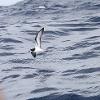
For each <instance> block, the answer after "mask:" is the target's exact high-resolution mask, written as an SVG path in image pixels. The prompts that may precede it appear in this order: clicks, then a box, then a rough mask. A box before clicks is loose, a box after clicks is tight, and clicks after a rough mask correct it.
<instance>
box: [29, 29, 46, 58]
mask: <svg viewBox="0 0 100 100" xmlns="http://www.w3.org/2000/svg"><path fill="white" fill-rule="evenodd" d="M43 33H44V28H42V29H41V30H40V31H39V32H38V33H37V35H36V37H35V47H34V48H32V49H30V50H31V54H32V55H33V57H36V55H37V54H40V53H42V52H43V51H44V50H43V49H42V48H41V37H42V35H43Z"/></svg>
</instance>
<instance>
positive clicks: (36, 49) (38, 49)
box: [35, 47, 44, 53]
mask: <svg viewBox="0 0 100 100" xmlns="http://www.w3.org/2000/svg"><path fill="white" fill-rule="evenodd" d="M35 52H36V53H42V52H44V50H43V49H41V48H39V47H35Z"/></svg>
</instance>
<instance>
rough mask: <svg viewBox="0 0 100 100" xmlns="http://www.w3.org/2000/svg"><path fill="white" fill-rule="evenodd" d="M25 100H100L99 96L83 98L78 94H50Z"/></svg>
mask: <svg viewBox="0 0 100 100" xmlns="http://www.w3.org/2000/svg"><path fill="white" fill-rule="evenodd" d="M27 100H100V96H99V95H98V96H90V97H84V96H82V95H78V94H72V93H71V94H64V95H57V94H51V95H48V96H44V97H40V98H30V99H27Z"/></svg>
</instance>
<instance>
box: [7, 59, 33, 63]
mask: <svg viewBox="0 0 100 100" xmlns="http://www.w3.org/2000/svg"><path fill="white" fill-rule="evenodd" d="M32 60H33V59H12V60H9V62H11V63H20V64H27V63H30V62H31V61H32Z"/></svg>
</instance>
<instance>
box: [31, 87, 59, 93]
mask: <svg viewBox="0 0 100 100" xmlns="http://www.w3.org/2000/svg"><path fill="white" fill-rule="evenodd" d="M56 90H58V89H56V88H49V87H46V88H40V89H36V90H33V91H31V94H33V93H40V92H46V91H56Z"/></svg>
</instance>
